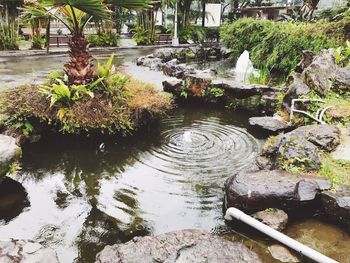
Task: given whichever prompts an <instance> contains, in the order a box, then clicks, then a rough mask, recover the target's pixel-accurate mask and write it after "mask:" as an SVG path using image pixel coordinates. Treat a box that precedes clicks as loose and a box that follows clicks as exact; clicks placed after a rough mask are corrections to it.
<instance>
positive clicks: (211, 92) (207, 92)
mask: <svg viewBox="0 0 350 263" xmlns="http://www.w3.org/2000/svg"><path fill="white" fill-rule="evenodd" d="M202 95H203V96H204V97H208V98H219V97H222V96H224V90H223V89H220V88H215V87H208V88H207V89H203V90H202Z"/></svg>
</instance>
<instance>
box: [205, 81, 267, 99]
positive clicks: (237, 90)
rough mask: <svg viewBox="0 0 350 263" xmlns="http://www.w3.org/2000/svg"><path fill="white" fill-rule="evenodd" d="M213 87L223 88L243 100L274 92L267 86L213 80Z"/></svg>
mask: <svg viewBox="0 0 350 263" xmlns="http://www.w3.org/2000/svg"><path fill="white" fill-rule="evenodd" d="M211 86H212V87H214V88H221V89H224V90H225V91H227V92H228V94H231V96H232V97H234V98H238V99H243V98H248V97H251V96H254V95H263V94H264V93H267V92H271V91H274V89H273V88H270V87H269V86H266V85H259V84H245V83H242V82H238V81H232V80H219V79H216V80H213V81H212V83H211Z"/></svg>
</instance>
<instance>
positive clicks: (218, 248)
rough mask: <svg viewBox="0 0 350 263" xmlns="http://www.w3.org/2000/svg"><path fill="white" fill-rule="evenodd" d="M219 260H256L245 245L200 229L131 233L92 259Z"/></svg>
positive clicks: (127, 262) (133, 262) (106, 262)
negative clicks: (136, 235)
mask: <svg viewBox="0 0 350 263" xmlns="http://www.w3.org/2000/svg"><path fill="white" fill-rule="evenodd" d="M140 261H142V262H144V263H152V262H167V263H171V262H174V263H175V262H198V263H200V262H201V263H204V262H221V263H226V262H227V263H232V262H235V263H248V262H249V263H251V262H254V263H258V262H261V260H260V259H259V258H258V256H257V255H256V254H255V253H254V252H252V251H250V250H249V249H248V248H247V247H246V246H244V245H243V244H241V243H238V242H231V241H228V240H224V239H221V238H219V237H216V236H213V235H211V234H209V233H207V232H204V231H200V230H179V231H174V232H170V233H166V234H163V235H159V236H156V237H151V236H146V237H135V238H134V239H133V240H131V241H129V242H127V243H125V244H117V245H113V246H106V247H105V248H104V249H103V250H102V251H101V252H100V253H98V254H97V256H96V263H112V262H123V263H138V262H140Z"/></svg>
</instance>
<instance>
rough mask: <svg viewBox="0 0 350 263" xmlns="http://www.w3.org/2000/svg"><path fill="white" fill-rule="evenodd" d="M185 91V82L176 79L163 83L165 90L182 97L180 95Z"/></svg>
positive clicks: (169, 79)
mask: <svg viewBox="0 0 350 263" xmlns="http://www.w3.org/2000/svg"><path fill="white" fill-rule="evenodd" d="M182 89H183V81H182V80H181V79H176V78H168V79H166V80H164V81H163V90H164V91H166V92H170V93H172V94H175V95H176V96H180V93H181V91H182Z"/></svg>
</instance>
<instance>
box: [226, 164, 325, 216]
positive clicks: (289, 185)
mask: <svg viewBox="0 0 350 263" xmlns="http://www.w3.org/2000/svg"><path fill="white" fill-rule="evenodd" d="M330 188H331V182H330V181H329V180H326V179H322V178H320V177H311V176H306V175H305V176H296V175H294V174H290V173H288V172H285V171H279V170H273V171H269V170H261V171H255V172H242V173H239V174H237V175H234V176H232V177H231V178H229V179H228V180H227V181H226V183H225V207H226V208H229V207H236V208H238V209H241V210H243V211H246V212H256V211H260V210H264V209H267V208H278V209H283V210H285V211H291V210H297V209H300V208H303V207H313V206H316V204H317V200H316V195H317V194H318V193H319V192H320V191H323V190H328V189H330Z"/></svg>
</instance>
